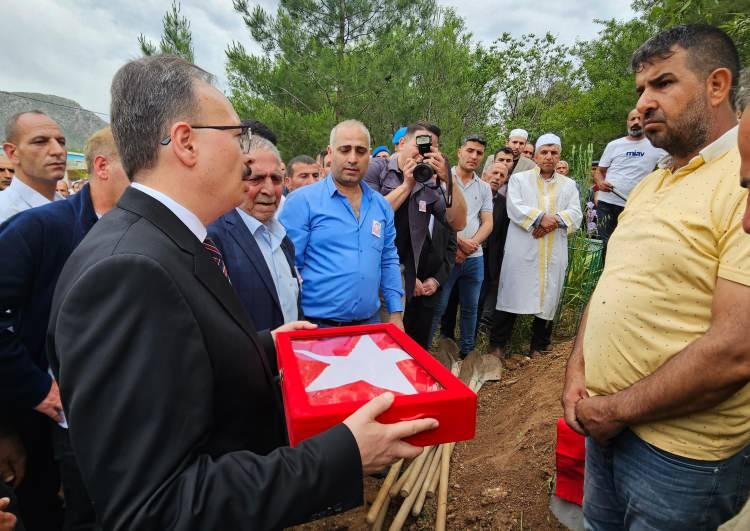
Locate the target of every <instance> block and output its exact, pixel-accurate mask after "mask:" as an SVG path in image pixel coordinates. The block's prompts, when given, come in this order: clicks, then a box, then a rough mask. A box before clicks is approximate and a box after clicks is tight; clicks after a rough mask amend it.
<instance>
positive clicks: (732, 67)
mask: <svg viewBox="0 0 750 531" xmlns="http://www.w3.org/2000/svg"><path fill="white" fill-rule="evenodd" d="M674 46H679V47H680V48H684V49H685V50H687V51H688V52H689V53H688V64H689V65H690V68H691V70H692V71H693V72H695V73H698V74H700V75H702V76H706V77H708V75H709V74H710V73H711V72H713V71H714V70H716V69H717V68H728V69H729V71H730V72H731V73H732V90H731V92H730V94H729V103H730V105H731V106H732V108H734V103H735V102H734V93H735V90H736V88H737V80H738V79H739V75H740V56H739V54H738V53H737V47H736V46H735V45H734V42H733V41H732V39H731V37H729V35H727V34H726V33H725V32H724V31H722V30H721V29H719V28H717V27H714V26H709V25H708V24H680V25H679V26H674V27H672V28H669V29H666V30H664V31H661V32H659V33H657V34H656V35H654V36H653V37H651V38H650V39H649V40H647V41H646V42H644V43H643V44H642V45H641V46H640V47H639V48H638V49H637V50H636V51H635V52H634V53H633V57H632V58H631V60H630V66H631V68H632V69H633V72H636V73H637V72H640V71H641V70H643V67H644V65H645V64H646V63H651V62H653V60H654V59H669V58H670V57H672V55H674V50H673V49H672V48H673V47H674Z"/></svg>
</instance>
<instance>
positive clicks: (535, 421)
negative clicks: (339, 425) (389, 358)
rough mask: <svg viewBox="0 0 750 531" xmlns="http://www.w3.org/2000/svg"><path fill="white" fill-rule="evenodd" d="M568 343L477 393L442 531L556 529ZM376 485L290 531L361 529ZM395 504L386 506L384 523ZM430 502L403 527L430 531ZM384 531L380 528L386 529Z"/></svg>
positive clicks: (432, 505)
mask: <svg viewBox="0 0 750 531" xmlns="http://www.w3.org/2000/svg"><path fill="white" fill-rule="evenodd" d="M570 348H571V343H570V342H566V343H560V344H558V345H555V347H554V349H553V351H552V353H551V354H548V355H546V356H544V357H543V358H541V359H538V360H531V361H530V362H529V363H528V364H527V365H525V366H523V367H521V368H519V369H517V370H515V371H512V372H506V373H505V374H504V376H503V380H502V381H501V382H498V383H488V384H485V386H484V387H483V388H482V390H481V391H480V392H479V409H478V413H477V435H476V437H475V438H474V439H473V440H472V441H469V442H466V443H460V444H458V445H457V446H456V450H455V452H454V454H453V459H452V461H451V477H450V485H451V486H450V490H449V498H448V528H449V529H502V530H505V529H508V530H511V529H512V530H521V529H530V530H535V531H536V530H550V529H564V528H563V527H562V526H561V525H560V524H559V523H558V522H557V520H556V519H555V517H554V516H553V515H552V513H550V512H549V509H548V506H549V496H550V492H551V489H552V480H553V475H554V470H555V454H554V450H555V449H554V444H555V422H556V421H557V418H558V417H559V416H561V414H562V409H561V407H560V394H561V392H562V385H563V377H564V373H565V362H566V360H567V356H568V353H569V352H570ZM380 483H381V481H380V480H375V479H373V478H367V479H366V480H365V500H366V503H367V505H366V506H365V507H360V508H358V509H355V510H352V511H349V512H348V513H345V514H342V515H338V516H336V517H331V518H327V519H324V520H319V521H317V522H314V523H312V524H307V525H304V526H299V527H298V528H296V529H298V530H303V529H304V530H310V531H312V530H316V531H317V530H322V529H326V530H329V529H334V530H344V529H351V530H359V529H363V530H364V529H367V526H366V524H365V514H366V512H367V507H369V504H370V503H372V501H373V500H374V498H375V496H376V494H377V491H378V488H379V486H380ZM398 507H399V503H398V501H397V500H394V501H393V502H392V503H391V508H390V514H389V516H388V518H387V520H386V523H388V522H390V520H391V519H392V518H393V516H394V515H395V513H396V511H397V510H398ZM434 525H435V499H434V498H433V499H430V500H427V502H426V504H425V508H424V510H423V511H422V514H421V515H420V517H419V518H410V519H409V520H408V521H407V523H406V525H405V526H404V529H410V530H422V529H433V528H434ZM386 529H387V527H386Z"/></svg>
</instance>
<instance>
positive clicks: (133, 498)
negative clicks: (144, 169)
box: [47, 188, 362, 530]
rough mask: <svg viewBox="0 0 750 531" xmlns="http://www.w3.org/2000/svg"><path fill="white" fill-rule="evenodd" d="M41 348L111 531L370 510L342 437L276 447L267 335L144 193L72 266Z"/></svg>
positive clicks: (264, 525) (354, 458)
mask: <svg viewBox="0 0 750 531" xmlns="http://www.w3.org/2000/svg"><path fill="white" fill-rule="evenodd" d="M47 349H48V353H49V356H50V364H51V367H52V370H53V372H54V374H55V376H56V377H57V378H58V380H59V382H60V389H61V392H62V399H63V405H64V407H65V411H66V415H67V417H68V422H69V424H70V439H71V444H72V447H73V450H74V452H75V454H76V456H77V457H78V461H79V465H80V468H81V475H82V477H83V481H84V484H85V485H86V487H87V490H88V492H89V493H90V495H91V497H92V501H93V503H94V507H95V509H96V512H97V515H98V516H99V518H100V520H101V522H102V524H103V527H104V528H105V529H107V530H132V529H138V530H151V529H153V530H167V529H175V530H176V529H179V530H207V529H217V530H218V529H274V528H280V527H286V526H290V525H293V524H296V523H299V522H303V521H306V520H309V519H312V518H315V517H318V516H324V515H327V514H331V513H333V512H337V511H341V510H344V509H348V508H350V507H353V506H355V505H358V504H361V503H362V472H361V462H360V457H359V451H358V448H357V444H356V441H355V440H354V437H353V436H352V434H351V432H350V431H349V430H348V428H346V426H344V425H338V426H336V427H334V428H332V429H330V430H328V431H327V432H324V433H323V434H320V435H319V436H316V437H313V438H311V439H308V440H307V441H305V442H303V443H302V444H300V446H299V447H298V448H296V449H290V448H287V447H282V446H283V445H284V444H285V443H286V441H285V438H284V430H283V422H284V418H283V415H282V410H281V404H280V403H279V400H278V393H277V389H276V387H275V384H274V374H273V371H272V369H271V366H270V363H269V360H268V359H266V354H269V355H270V354H272V353H273V344H272V341H271V337H270V335H269V334H261V335H258V334H257V333H256V332H255V329H254V328H253V326H252V324H251V323H250V321H249V319H248V318H247V315H246V314H245V312H244V310H243V309H242V306H241V304H240V301H239V300H238V298H237V295H236V294H235V293H234V291H233V290H232V287H231V286H230V284H229V282H227V280H226V279H225V278H224V276H223V275H222V274H221V272H220V270H219V268H218V267H217V266H216V264H215V263H214V262H212V261H211V259H210V257H209V255H208V253H207V252H206V251H205V249H204V248H203V245H202V243H201V242H200V241H199V240H198V239H197V238H196V237H195V236H194V235H193V233H191V232H190V231H189V229H188V228H187V227H186V226H185V225H184V224H183V223H182V222H180V220H179V219H178V218H177V217H176V216H175V215H174V214H173V213H172V212H171V211H169V209H167V208H166V207H165V206H164V205H162V204H161V203H160V202H158V201H156V200H155V199H153V198H151V197H150V196H148V195H146V194H144V193H142V192H140V191H138V190H135V189H133V188H130V189H128V190H127V191H126V192H125V194H124V195H123V197H122V199H121V200H120V203H119V205H118V207H117V208H115V209H114V210H113V211H112V212H110V213H109V214H108V215H107V216H105V217H104V218H102V219H101V220H100V221H99V222H98V223H97V224H96V225H95V226H94V228H93V229H92V230H91V231H90V232H89V234H88V236H87V237H86V238H85V239H84V241H83V242H82V243H81V245H80V246H79V247H78V248H77V249H76V251H75V252H74V253H73V254H72V255H71V257H70V259H69V260H68V262H67V264H66V265H65V268H64V269H63V271H62V273H61V275H60V280H59V282H58V285H57V289H56V291H55V297H54V300H53V304H52V315H51V319H50V326H49V331H48V339H47Z"/></svg>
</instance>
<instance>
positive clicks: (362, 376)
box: [295, 335, 417, 395]
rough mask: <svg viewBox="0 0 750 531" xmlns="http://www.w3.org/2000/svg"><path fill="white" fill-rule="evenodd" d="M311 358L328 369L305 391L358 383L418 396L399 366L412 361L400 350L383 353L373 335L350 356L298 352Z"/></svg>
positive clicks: (363, 337) (360, 341)
mask: <svg viewBox="0 0 750 531" xmlns="http://www.w3.org/2000/svg"><path fill="white" fill-rule="evenodd" d="M295 352H296V353H298V354H302V355H303V356H306V357H308V358H311V359H314V360H316V361H320V362H322V363H325V364H327V365H328V367H326V368H325V369H323V372H321V373H320V374H319V375H318V377H317V378H315V380H313V381H312V382H310V384H309V385H308V386H307V387H306V388H305V391H322V390H323V389H334V388H336V387H341V386H342V385H347V384H350V383H354V382H359V381H363V382H367V383H369V384H370V385H373V386H375V387H380V388H381V389H389V390H391V391H396V392H398V393H402V394H404V395H414V394H417V390H416V389H415V388H414V386H413V385H412V384H411V382H410V381H409V380H408V378H406V376H404V373H403V372H401V369H399V368H398V366H397V365H396V364H397V363H398V362H399V361H404V360H409V359H412V358H411V356H409V355H408V354H407V353H406V352H404V351H403V350H401V349H398V348H386V349H381V348H380V347H378V346H377V345H376V344H375V342H374V341H373V340H372V338H371V337H370V336H369V335H363V336H361V337H360V339H359V340H358V341H357V344H356V345H355V346H354V348H353V349H352V350H351V352H350V353H349V355H348V356H321V355H320V354H315V353H314V352H310V351H308V350H295Z"/></svg>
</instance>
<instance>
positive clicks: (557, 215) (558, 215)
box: [555, 214, 568, 228]
mask: <svg viewBox="0 0 750 531" xmlns="http://www.w3.org/2000/svg"><path fill="white" fill-rule="evenodd" d="M555 219H556V220H557V224H558V225H560V226H561V227H563V228H567V227H568V224H567V223H565V220H564V219H563V218H562V216H561V215H560V214H555Z"/></svg>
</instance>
